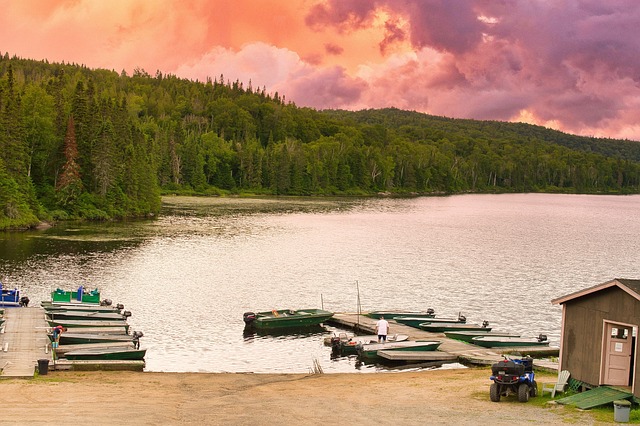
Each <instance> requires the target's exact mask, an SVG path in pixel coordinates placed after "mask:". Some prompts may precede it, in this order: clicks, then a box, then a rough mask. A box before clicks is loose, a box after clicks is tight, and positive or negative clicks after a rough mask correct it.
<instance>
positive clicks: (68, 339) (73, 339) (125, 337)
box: [49, 333, 134, 345]
mask: <svg viewBox="0 0 640 426" xmlns="http://www.w3.org/2000/svg"><path fill="white" fill-rule="evenodd" d="M49 339H51V340H52V339H53V336H52V335H51V334H50V335H49ZM133 339H134V337H133V336H131V335H129V334H82V333H79V334H75V333H62V334H60V337H59V343H60V344H61V345H80V344H89V343H107V342H131V343H133Z"/></svg>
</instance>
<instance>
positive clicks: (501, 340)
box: [471, 336, 549, 348]
mask: <svg viewBox="0 0 640 426" xmlns="http://www.w3.org/2000/svg"><path fill="white" fill-rule="evenodd" d="M471 343H473V344H474V345H478V346H482V347H484V348H512V347H531V346H549V342H548V341H547V340H544V341H540V340H538V339H536V338H526V337H522V338H519V337H512V338H509V337H482V336H480V337H474V338H473V339H471Z"/></svg>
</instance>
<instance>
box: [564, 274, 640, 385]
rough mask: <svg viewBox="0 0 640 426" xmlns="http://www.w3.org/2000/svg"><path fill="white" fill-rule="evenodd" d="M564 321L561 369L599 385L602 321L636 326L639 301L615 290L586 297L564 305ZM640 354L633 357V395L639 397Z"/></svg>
mask: <svg viewBox="0 0 640 426" xmlns="http://www.w3.org/2000/svg"><path fill="white" fill-rule="evenodd" d="M564 308H565V309H566V312H565V320H564V329H563V334H562V345H563V355H562V365H561V369H563V370H565V369H566V370H569V371H570V372H571V376H572V377H573V378H575V379H577V380H580V381H582V382H585V383H589V384H591V385H598V384H600V383H599V382H600V365H601V359H602V338H603V321H604V320H608V321H612V322H620V323H625V324H633V325H636V326H638V325H639V324H638V323H639V321H640V301H638V300H637V299H636V298H634V297H631V296H630V295H629V294H628V293H626V292H624V291H623V290H621V289H620V288H618V287H610V288H607V289H604V290H602V291H599V292H596V293H592V294H588V295H586V296H583V297H579V298H577V299H574V300H569V301H567V302H566V303H565V304H564ZM638 355H639V354H638V353H636V354H635V358H636V364H635V365H636V369H635V372H634V373H635V383H636V384H638V386H636V389H635V392H634V394H635V396H640V389H638V388H640V363H639V362H638V358H639V356H638Z"/></svg>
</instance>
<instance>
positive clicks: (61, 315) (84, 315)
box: [46, 311, 127, 321]
mask: <svg viewBox="0 0 640 426" xmlns="http://www.w3.org/2000/svg"><path fill="white" fill-rule="evenodd" d="M46 315H47V317H48V318H49V319H52V320H79V321H85V320H90V321H126V319H127V316H125V315H123V314H121V313H119V312H78V311H48V312H47V313H46Z"/></svg>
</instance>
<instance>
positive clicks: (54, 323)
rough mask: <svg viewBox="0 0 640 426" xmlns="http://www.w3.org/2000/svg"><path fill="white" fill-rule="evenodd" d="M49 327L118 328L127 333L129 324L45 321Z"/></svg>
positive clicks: (120, 322) (119, 322) (61, 320)
mask: <svg viewBox="0 0 640 426" xmlns="http://www.w3.org/2000/svg"><path fill="white" fill-rule="evenodd" d="M47 322H48V323H49V326H51V327H56V326H58V325H61V326H63V327H66V328H76V327H120V328H123V329H124V330H125V331H126V332H128V331H129V324H127V322H126V321H90V320H64V319H59V320H47Z"/></svg>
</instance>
